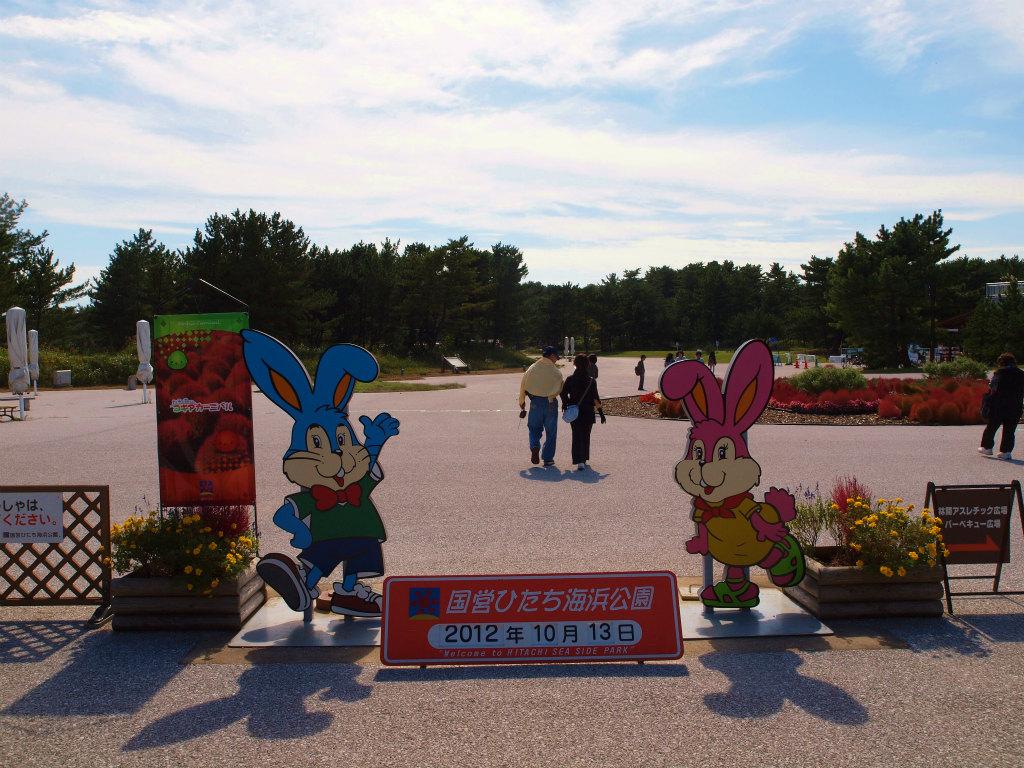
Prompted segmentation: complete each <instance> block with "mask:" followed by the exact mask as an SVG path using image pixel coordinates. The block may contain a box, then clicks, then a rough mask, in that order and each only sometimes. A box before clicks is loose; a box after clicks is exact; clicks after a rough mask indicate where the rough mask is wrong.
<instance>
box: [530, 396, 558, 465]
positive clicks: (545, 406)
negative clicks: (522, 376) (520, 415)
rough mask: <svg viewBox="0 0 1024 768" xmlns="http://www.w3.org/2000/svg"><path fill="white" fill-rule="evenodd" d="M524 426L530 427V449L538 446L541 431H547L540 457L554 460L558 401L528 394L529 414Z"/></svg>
mask: <svg viewBox="0 0 1024 768" xmlns="http://www.w3.org/2000/svg"><path fill="white" fill-rule="evenodd" d="M526 426H527V427H529V429H530V449H531V450H532V449H534V448H540V435H541V433H542V432H546V433H547V437H545V438H544V450H543V451H542V452H541V458H542V459H543V460H544V461H554V459H555V440H556V439H557V437H558V402H557V401H555V402H550V401H549V400H548V399H547V398H546V397H536V396H535V395H530V415H529V417H528V418H527V419H526Z"/></svg>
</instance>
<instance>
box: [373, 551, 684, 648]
mask: <svg viewBox="0 0 1024 768" xmlns="http://www.w3.org/2000/svg"><path fill="white" fill-rule="evenodd" d="M682 655H683V639H682V630H681V628H680V619H679V593H678V588H677V585H676V577H675V574H673V573H671V572H667V571H647V572H637V573H560V574H525V575H508V576H506V575H493V576H392V577H389V578H387V579H385V581H384V623H383V631H382V638H381V661H382V662H383V663H384V664H388V665H414V664H418V665H421V666H426V665H429V664H508V663H538V662H563V663H564V662H581V661H585V662H595V661H647V660H655V659H678V658H680V657H681V656H682Z"/></svg>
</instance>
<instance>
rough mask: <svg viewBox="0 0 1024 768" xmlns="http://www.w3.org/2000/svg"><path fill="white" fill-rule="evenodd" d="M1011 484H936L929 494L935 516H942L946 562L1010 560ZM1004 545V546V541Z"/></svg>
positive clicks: (968, 562)
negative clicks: (989, 485) (961, 485)
mask: <svg viewBox="0 0 1024 768" xmlns="http://www.w3.org/2000/svg"><path fill="white" fill-rule="evenodd" d="M1013 498H1014V487H1013V486H1010V485H1008V486H1003V487H990V488H984V487H981V488H970V487H960V488H958V487H955V486H953V487H942V486H939V487H937V488H936V489H935V490H934V491H933V493H932V505H933V508H934V512H935V515H936V516H937V517H940V518H941V519H942V523H943V524H942V538H943V540H944V541H945V543H946V546H947V547H949V557H947V558H946V563H947V564H948V565H976V564H979V563H998V562H1000V560H1002V562H1004V563H1008V562H1010V547H1009V541H1008V537H1007V534H1008V533H1009V527H1010V512H1011V509H1012V508H1013ZM1004 542H1005V543H1006V546H1005V547H1004V546H1003V543H1004Z"/></svg>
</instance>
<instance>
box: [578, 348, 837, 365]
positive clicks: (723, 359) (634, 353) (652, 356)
mask: <svg viewBox="0 0 1024 768" xmlns="http://www.w3.org/2000/svg"><path fill="white" fill-rule="evenodd" d="M670 351H672V350H668V349H630V350H627V351H625V352H613V353H611V354H610V355H602V354H601V353H600V352H598V354H597V356H598V358H601V357H633V358H636V359H638V360H639V359H640V355H647V359H648V360H662V361H664V359H665V355H667V354H668V353H669V352H670ZM701 351H702V352H703V353H704V359H705V360H707V357H708V352H709V351H710V350H708V349H704V348H703V347H702V348H701ZM735 351H736V350H734V349H716V350H715V361H716V362H717V363H718V364H719V365H721V364H722V363H728V362H729V361H730V360H732V355H733V352H735ZM777 351H778V352H780V353H782V354H785V353H787V352H789V353H790V354H791V355H793V356H795V355H797V354H810V353H809V352H807V350H803V349H780V350H777ZM684 352H685V353H686V359H687V360H693V359H694V358H696V357H697V350H696V349H686V350H684ZM827 362H828V358H827V357H822V356H821V355H818V363H819V364H824V363H827Z"/></svg>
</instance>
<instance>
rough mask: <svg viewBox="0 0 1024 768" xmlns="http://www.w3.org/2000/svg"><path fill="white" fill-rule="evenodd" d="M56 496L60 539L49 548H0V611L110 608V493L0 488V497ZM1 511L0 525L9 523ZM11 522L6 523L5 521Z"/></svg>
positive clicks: (10, 544) (83, 488)
mask: <svg viewBox="0 0 1024 768" xmlns="http://www.w3.org/2000/svg"><path fill="white" fill-rule="evenodd" d="M15 494H25V495H31V494H59V495H60V498H61V499H62V501H63V521H62V523H63V538H62V539H61V540H60V541H54V542H52V543H25V544H18V543H15V542H13V541H10V540H8V541H5V542H0V605H99V606H100V609H99V610H97V612H96V616H94V618H99V617H100V616H101V614H102V613H103V612H104V611H106V610H107V609H108V607H109V605H110V579H111V568H110V565H108V564H106V563H104V557H106V556H107V554H108V553H109V551H110V488H109V487H108V486H105V485H97V486H60V485H34V486H26V485H17V486H0V495H4V498H9V497H10V496H8V495H15ZM11 514H12V511H11V510H8V512H7V514H6V515H5V512H4V510H2V509H0V521H2V519H3V517H4V516H7V517H10V515H11ZM8 522H10V521H8Z"/></svg>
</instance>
